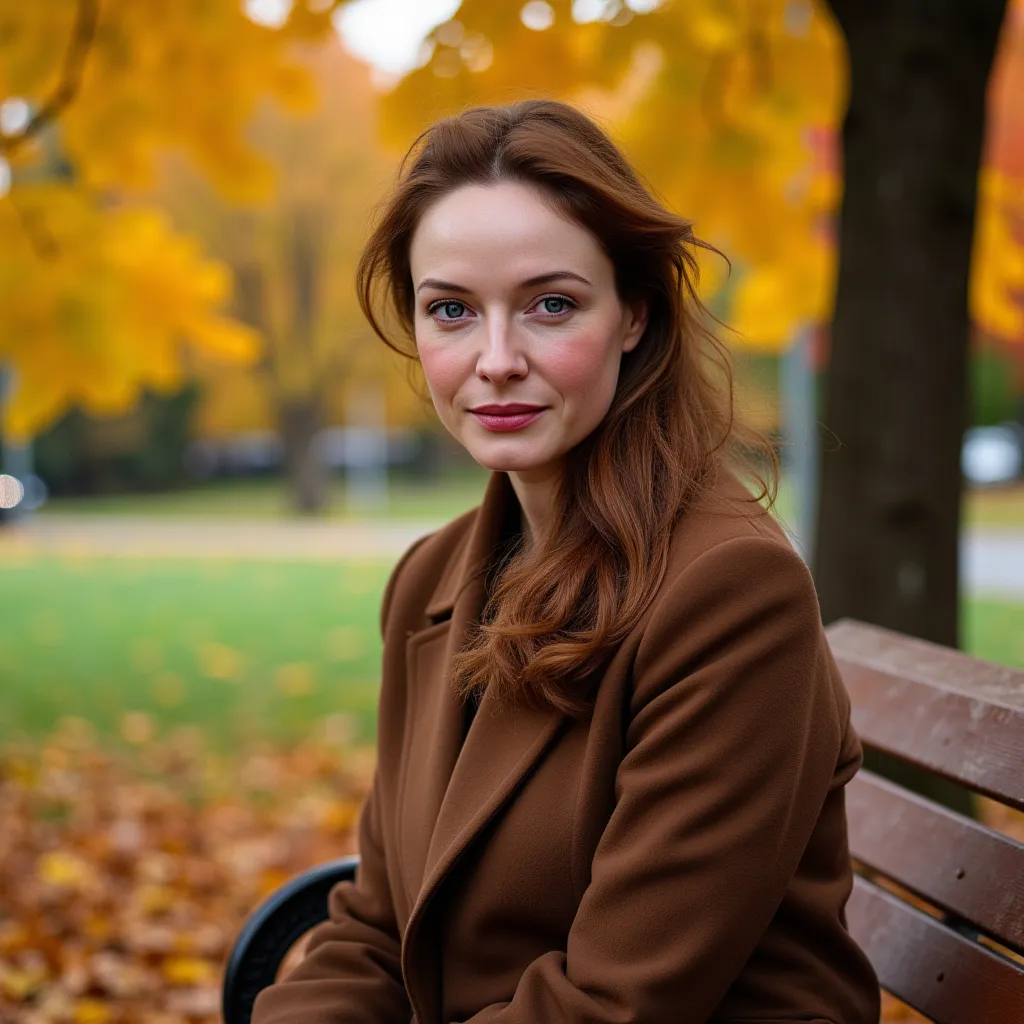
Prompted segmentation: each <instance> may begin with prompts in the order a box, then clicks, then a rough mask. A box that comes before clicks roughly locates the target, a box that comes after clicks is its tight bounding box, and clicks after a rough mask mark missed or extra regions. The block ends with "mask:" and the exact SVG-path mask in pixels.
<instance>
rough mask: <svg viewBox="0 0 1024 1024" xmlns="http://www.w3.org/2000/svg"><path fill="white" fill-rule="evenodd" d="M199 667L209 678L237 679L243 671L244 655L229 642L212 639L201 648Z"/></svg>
mask: <svg viewBox="0 0 1024 1024" xmlns="http://www.w3.org/2000/svg"><path fill="white" fill-rule="evenodd" d="M199 669H200V671H201V672H202V673H203V675H204V676H207V677H208V678H209V679H223V680H226V681H227V680H232V679H237V678H238V676H239V674H240V673H241V671H242V655H241V653H240V652H239V651H236V650H235V649H234V648H233V647H228V645H227V644H222V643H217V642H216V641H210V642H208V643H204V644H202V645H201V646H200V648H199Z"/></svg>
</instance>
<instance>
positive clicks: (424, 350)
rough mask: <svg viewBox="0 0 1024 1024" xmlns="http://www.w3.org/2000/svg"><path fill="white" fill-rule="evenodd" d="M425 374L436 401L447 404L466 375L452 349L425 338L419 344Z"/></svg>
mask: <svg viewBox="0 0 1024 1024" xmlns="http://www.w3.org/2000/svg"><path fill="white" fill-rule="evenodd" d="M417 347H418V349H419V356H420V364H421V365H422V367H423V374H424V376H425V377H426V378H427V384H428V386H429V387H430V391H431V394H432V395H433V396H434V401H435V402H440V403H443V404H445V405H447V404H448V403H450V402H451V400H452V399H453V398H454V397H455V394H456V393H457V392H458V390H459V386H460V384H461V382H462V380H463V379H464V377H465V373H464V371H463V370H462V369H461V368H460V366H459V358H458V356H457V355H456V353H455V352H454V350H452V349H448V350H447V351H446V350H445V348H444V347H443V346H441V345H436V344H433V343H431V341H429V340H425V341H423V342H422V343H418V345H417Z"/></svg>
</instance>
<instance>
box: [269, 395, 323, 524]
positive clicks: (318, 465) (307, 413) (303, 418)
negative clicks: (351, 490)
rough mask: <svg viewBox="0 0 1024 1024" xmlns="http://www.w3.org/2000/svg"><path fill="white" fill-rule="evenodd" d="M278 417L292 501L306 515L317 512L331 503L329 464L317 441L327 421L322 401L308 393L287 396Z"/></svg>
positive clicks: (280, 406)
mask: <svg viewBox="0 0 1024 1024" xmlns="http://www.w3.org/2000/svg"><path fill="white" fill-rule="evenodd" d="M277 417H278V423H279V424H280V429H281V439H282V441H283V443H284V465H285V475H286V477H287V480H288V489H289V493H290V494H291V498H292V504H293V506H294V508H295V509H296V511H298V512H301V513H302V514H303V515H314V514H315V513H317V512H320V511H322V510H323V509H324V507H325V506H326V504H327V484H328V474H327V466H326V464H325V463H324V460H323V457H322V454H321V452H320V449H319V446H318V445H317V444H316V443H315V442H316V435H317V433H318V432H319V430H320V428H321V426H322V425H323V417H322V415H321V410H320V403H319V402H318V401H317V400H316V399H315V398H306V397H303V398H295V399H283V400H281V401H280V402H279V404H278V410H277Z"/></svg>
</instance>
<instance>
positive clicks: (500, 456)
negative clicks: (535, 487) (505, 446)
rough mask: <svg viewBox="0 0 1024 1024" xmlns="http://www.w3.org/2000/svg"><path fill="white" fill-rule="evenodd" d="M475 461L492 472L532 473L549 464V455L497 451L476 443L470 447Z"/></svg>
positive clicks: (470, 452)
mask: <svg viewBox="0 0 1024 1024" xmlns="http://www.w3.org/2000/svg"><path fill="white" fill-rule="evenodd" d="M469 454H470V455H471V456H472V457H473V460H474V462H476V463H477V464H478V465H480V466H482V467H483V468H484V469H489V470H490V471H491V472H492V473H530V472H531V471H534V470H540V469H543V468H544V467H545V466H547V465H549V464H550V462H551V458H550V456H548V455H546V454H545V455H543V456H541V455H539V454H536V453H530V452H512V451H505V452H502V451H495V450H494V449H493V448H488V447H487V446H483V445H475V446H474V447H472V448H470V449H469Z"/></svg>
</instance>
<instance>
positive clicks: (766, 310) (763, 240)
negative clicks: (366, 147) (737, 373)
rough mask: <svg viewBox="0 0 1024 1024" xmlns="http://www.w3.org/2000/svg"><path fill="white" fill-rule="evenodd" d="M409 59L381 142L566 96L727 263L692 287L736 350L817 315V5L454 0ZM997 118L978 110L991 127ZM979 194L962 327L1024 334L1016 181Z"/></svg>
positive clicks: (992, 182)
mask: <svg viewBox="0 0 1024 1024" xmlns="http://www.w3.org/2000/svg"><path fill="white" fill-rule="evenodd" d="M1010 7H1011V9H1010V13H1009V14H1008V17H1007V29H1006V31H1005V33H1004V41H1003V45H1002V50H1001V58H1000V59H1001V60H1002V61H1004V62H1005V61H1007V60H1011V59H1013V56H1014V53H1016V54H1017V55H1018V59H1019V55H1020V52H1021V50H1022V49H1024V47H1022V46H1021V42H1020V41H1021V39H1024V31H1022V28H1021V26H1022V25H1024V0H1011V5H1010ZM480 52H486V53H487V54H488V55H489V58H490V59H489V60H487V61H485V62H481V61H480V60H479V58H478V55H479V53H480ZM424 55H425V57H426V58H427V59H425V60H424V62H423V64H422V66H421V67H419V68H418V69H417V70H415V71H414V72H413V73H411V74H410V75H408V76H407V77H406V78H405V79H403V80H402V81H401V82H400V83H399V84H398V85H397V87H396V88H395V89H394V90H393V92H392V93H391V94H390V96H389V97H388V100H387V108H386V111H385V118H384V124H385V126H386V130H387V131H388V135H389V138H390V140H391V141H392V143H393V144H394V145H396V146H397V147H401V146H404V145H406V144H407V143H408V141H409V140H410V139H411V138H413V137H414V135H415V134H416V133H417V132H418V131H419V130H421V129H422V128H423V127H424V126H425V125H426V124H427V123H428V122H429V121H430V120H432V119H433V118H435V117H437V116H440V115H443V114H446V113H450V112H453V111H455V110H458V109H460V108H462V107H465V106H467V105H470V104H474V103H495V102H507V101H509V100H512V99H515V98H519V97H525V96H536V95H545V96H552V97H555V98H560V99H565V100H569V101H571V102H576V103H578V104H579V105H580V106H582V107H583V108H584V109H586V110H587V111H588V112H590V113H591V114H593V115H594V116H596V117H598V119H599V120H602V121H603V122H604V123H605V124H606V125H607V127H609V128H610V129H611V131H612V132H613V134H614V135H615V136H616V137H617V139H618V140H619V141H620V142H621V143H622V144H623V146H624V148H625V149H626V151H627V153H628V154H629V156H630V158H631V159H632V160H633V161H634V163H635V164H636V165H637V166H638V167H639V168H640V169H641V171H642V172H643V173H644V175H645V177H646V178H647V179H648V181H649V182H651V183H652V184H653V185H654V187H655V188H656V189H657V191H658V192H659V193H660V194H661V195H662V197H663V198H664V199H665V200H666V201H667V202H668V203H669V205H670V206H672V207H673V208H674V209H676V210H678V211H679V212H680V213H682V214H683V215H685V216H688V217H691V218H692V219H693V220H694V222H695V230H696V232H697V233H698V235H700V236H701V237H703V238H705V239H706V240H708V241H710V242H712V243H713V244H715V245H716V246H718V247H719V248H721V249H722V250H723V251H724V252H725V253H726V254H727V256H728V257H729V258H730V260H732V261H733V263H734V266H735V271H734V274H733V275H732V278H731V279H729V278H727V277H726V275H725V274H724V273H723V272H722V271H721V270H720V269H719V270H717V271H715V272H713V273H711V274H707V275H705V276H704V279H703V282H702V283H703V289H702V290H703V293H704V295H705V296H707V297H710V298H716V297H717V293H718V292H719V290H720V289H722V288H723V287H725V286H726V285H728V286H729V287H728V291H727V292H724V293H723V295H725V296H727V298H728V302H727V308H726V316H727V319H728V321H729V322H730V323H731V324H732V325H733V326H734V327H735V328H736V331H737V334H736V335H735V336H733V338H732V340H733V341H734V343H735V344H736V345H737V346H740V347H747V348H750V349H753V350H759V351H768V352H771V351H780V350H782V349H784V348H786V347H787V346H788V345H789V344H790V343H791V342H792V340H793V339H794V338H795V337H796V335H797V333H798V331H799V329H800V327H801V326H802V325H805V324H810V323H824V322H827V321H828V319H829V318H830V316H831V310H832V301H833V292H834V284H835V274H836V247H835V244H834V238H833V231H832V227H831V225H832V222H833V219H834V216H835V213H836V211H837V209H838V204H839V201H840V198H841V194H842V183H841V180H840V178H839V175H838V161H837V158H836V156H835V155H834V153H833V152H832V150H833V148H834V146H835V145H836V141H835V140H836V136H837V133H838V130H839V126H840V123H841V119H842V116H843V111H844V109H845V103H846V96H847V90H848V82H847V66H846V55H845V44H844V40H843V38H842V34H841V32H840V30H839V29H838V26H837V25H836V24H835V22H834V20H833V18H832V16H831V13H830V11H829V10H828V7H827V5H826V4H825V3H824V2H822V0H813V2H812V0H762V2H759V3H749V2H747V0H686V2H685V3H684V2H682V0H661V2H660V3H659V2H656V0H654V2H651V0H643V2H633V0H630V2H622V0H604V2H603V3H602V2H598V0H595V2H593V3H573V2H571V0H534V2H532V3H530V4H528V5H526V6H525V7H522V6H521V5H519V4H518V3H516V4H495V3H491V2H490V0H464V2H463V3H462V5H461V7H460V9H459V11H458V13H457V15H456V16H455V18H453V20H452V21H450V22H447V23H446V24H445V25H442V26H440V27H439V28H438V29H436V30H435V31H434V33H433V34H432V36H431V38H430V40H429V42H428V46H427V48H426V50H425V52H424ZM1003 91H1004V92H1006V93H1007V96H1008V95H1009V92H1010V90H1008V89H1006V90H1003ZM1007 96H1004V97H1003V98H1002V102H1003V103H1004V104H1005V103H1007V102H1009V100H1008V98H1007ZM1000 110H1001V108H1000V104H999V102H994V103H993V104H992V105H991V116H992V117H993V118H998V117H999V116H1000ZM981 186H982V188H981V194H980V198H979V214H978V231H977V236H976V237H977V241H976V249H975V260H974V266H973V270H972V284H971V309H972V316H973V318H974V320H975V322H976V323H978V324H979V325H980V326H982V327H983V328H984V329H986V330H988V331H989V332H990V333H995V334H999V335H1001V336H1003V337H1005V338H1008V339H1014V338H1016V339H1024V323H1022V312H1021V305H1020V293H1021V284H1020V271H1019V269H1018V268H1019V265H1020V261H1021V258H1022V255H1024V225H1022V223H1021V205H1022V204H1021V199H1020V197H1021V195H1022V191H1024V181H1022V180H1021V179H1020V178H1017V179H1012V178H1011V177H1008V176H1006V175H1000V174H999V173H998V172H997V171H994V170H993V171H991V172H986V174H985V175H983V178H982V182H981Z"/></svg>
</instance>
